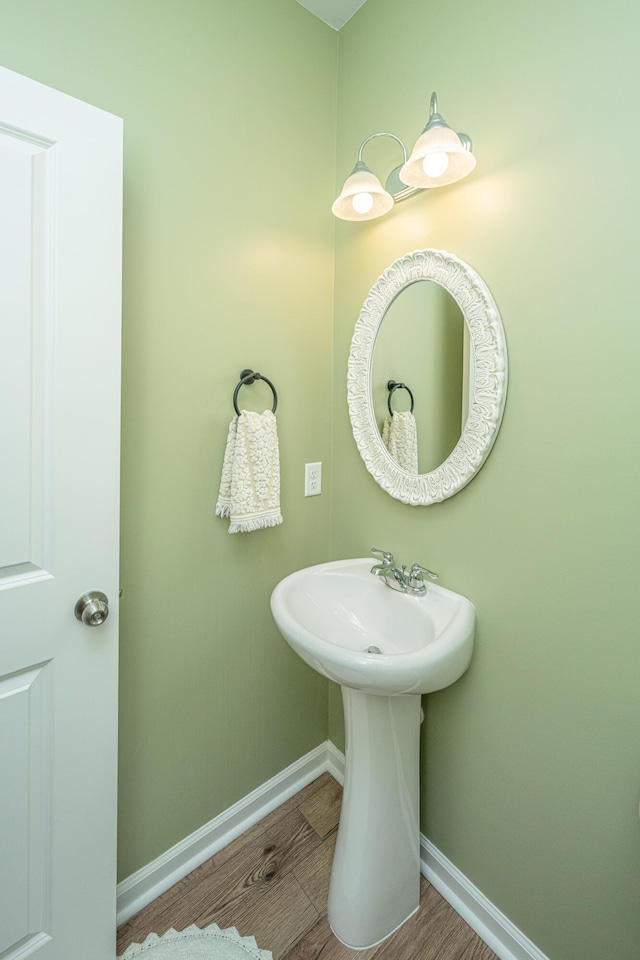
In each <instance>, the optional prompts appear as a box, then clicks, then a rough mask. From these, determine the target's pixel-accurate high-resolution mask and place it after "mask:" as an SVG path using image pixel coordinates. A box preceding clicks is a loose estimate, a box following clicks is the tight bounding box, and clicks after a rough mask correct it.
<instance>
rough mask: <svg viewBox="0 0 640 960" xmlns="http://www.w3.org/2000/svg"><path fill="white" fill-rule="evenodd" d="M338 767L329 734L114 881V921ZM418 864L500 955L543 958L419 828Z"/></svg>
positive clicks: (340, 770) (339, 771)
mask: <svg viewBox="0 0 640 960" xmlns="http://www.w3.org/2000/svg"><path fill="white" fill-rule="evenodd" d="M344 770H345V757H344V754H343V753H342V752H341V751H340V750H338V748H337V747H336V746H335V745H334V744H333V743H332V742H331V741H330V740H327V741H326V742H325V743H321V744H320V746H318V747H316V748H315V750H312V751H311V752H310V753H308V754H306V756H304V757H301V758H300V760H297V761H296V763H293V764H291V766H290V767H287V769H286V770H283V771H282V772H281V773H279V774H277V775H276V776H275V777H273V778H272V779H271V780H268V781H267V783H264V784H263V785H262V786H261V787H258V788H257V790H254V791H253V793H250V794H248V795H247V796H246V797H244V798H243V799H242V800H239V801H238V803H236V804H234V805H233V806H232V807H229V809H228V810H225V811H224V812H223V813H221V814H220V815H219V816H218V817H215V819H213V820H211V821H210V822H209V823H206V824H205V825H204V826H203V827H200V829H199V830H196V831H195V833H192V834H191V836H189V837H187V838H186V839H185V840H182V841H181V842H180V843H177V844H176V845H175V846H174V847H172V848H171V849H170V850H167V852H166V853H164V854H163V855H162V856H161V857H158V859H157V860H154V861H153V862H152V863H150V864H148V865H147V866H146V867H143V868H142V869H141V870H138V871H137V873H134V874H132V876H130V877H128V878H127V879H126V880H123V881H122V883H119V884H118V888H117V922H118V924H121V923H124V921H125V920H128V919H129V918H130V917H132V916H133V915H134V914H135V913H137V912H138V911H139V910H142V908H143V907H146V906H147V904H149V903H151V901H152V900H155V899H156V897H159V896H160V894H161V893H164V892H165V890H168V889H169V887H172V886H173V884H174V883H177V882H178V881H179V880H182V879H183V877H186V875H187V874H188V873H191V871H192V870H195V868H196V867H198V866H200V864H201V863H204V861H205V860H208V859H209V857H212V856H213V855H214V853H217V852H218V850H221V849H222V848H223V847H226V845H227V844H228V843H231V841H232V840H235V838H236V837H239V836H240V834H241V833H244V832H245V830H248V829H249V827H251V826H253V824H254V823H257V822H258V821H259V820H261V819H262V818H263V817H265V816H266V815H267V814H268V813H271V811H272V810H275V809H276V807H279V806H280V804H282V803H284V802H285V800H288V799H289V797H292V796H293V795H294V794H295V793H297V792H298V791H299V790H302V788H303V787H305V786H306V785H307V784H308V783H311V782H312V781H313V780H315V779H316V778H317V777H319V776H320V775H321V774H322V773H325V772H328V773H330V774H331V775H332V776H333V777H335V779H336V780H337V781H338V782H339V783H344ZM420 869H421V871H422V873H423V875H424V876H425V877H426V878H427V880H428V881H429V882H430V883H431V884H433V886H434V887H435V888H436V890H438V891H439V893H441V894H442V896H443V897H444V898H445V900H447V901H448V903H450V904H451V906H452V907H453V908H454V910H455V911H456V912H457V913H459V914H460V916H461V917H462V918H463V920H466V922H467V923H468V924H469V926H470V927H471V928H472V929H473V930H475V932H476V933H477V934H478V936H479V937H481V939H482V940H484V942H485V943H486V944H487V945H488V946H489V947H491V949H492V950H493V952H494V953H495V954H497V956H498V957H499V958H500V960H548V958H547V957H546V956H545V955H544V954H543V953H542V952H541V951H540V950H538V948H537V947H536V946H535V944H533V943H532V942H531V941H530V940H529V939H528V938H527V937H525V935H524V934H523V933H522V932H521V931H520V930H518V928H517V927H516V926H514V924H513V923H511V921H510V920H508V919H507V917H505V916H504V914H503V913H501V912H500V910H498V908H497V907H496V906H494V904H492V903H491V902H490V901H489V900H488V899H487V898H486V897H485V896H484V894H483V893H481V891H480V890H478V888H477V887H476V886H474V884H473V883H471V881H470V880H469V879H468V878H467V877H465V875H464V874H463V873H461V872H460V871H459V870H458V868H457V867H456V866H454V864H453V863H451V861H450V860H448V859H447V858H446V857H445V856H444V854H443V853H441V852H440V850H438V848H437V847H436V846H434V844H432V843H431V841H430V840H428V839H427V838H426V837H425V836H424V835H423V834H420Z"/></svg>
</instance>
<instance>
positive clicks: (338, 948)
mask: <svg viewBox="0 0 640 960" xmlns="http://www.w3.org/2000/svg"><path fill="white" fill-rule="evenodd" d="M377 949H378V948H377V947H370V948H369V949H368V950H352V949H351V947H345V945H344V944H343V943H340V941H339V940H338V938H337V937H335V936H334V935H333V932H332V930H331V927H330V926H329V921H328V920H327V918H326V917H322V919H321V920H319V921H318V923H317V924H316V926H315V927H314V928H313V929H312V930H311V931H309V933H308V934H307V935H306V936H305V937H304V938H303V939H302V940H300V941H299V942H298V943H297V944H296V945H295V947H293V949H292V950H290V951H289V953H286V954H285V955H284V958H286V960H318V958H320V957H321V958H322V960H354V958H357V960H373V957H375V956H376V950H377ZM284 958H283V960H284ZM274 960H278V958H276V956H275V954H274Z"/></svg>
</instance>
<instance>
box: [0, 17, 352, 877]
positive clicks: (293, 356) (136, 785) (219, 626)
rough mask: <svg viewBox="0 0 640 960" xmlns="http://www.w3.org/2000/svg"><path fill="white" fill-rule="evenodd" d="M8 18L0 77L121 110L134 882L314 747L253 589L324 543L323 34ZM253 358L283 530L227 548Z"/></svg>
mask: <svg viewBox="0 0 640 960" xmlns="http://www.w3.org/2000/svg"><path fill="white" fill-rule="evenodd" d="M0 23H1V25H2V29H1V31H0V63H2V65H3V66H6V67H8V68H10V69H13V70H16V71H19V72H21V73H25V74H27V75H29V76H32V77H33V78H34V79H36V80H40V81H42V82H44V83H47V84H49V85H51V86H53V87H57V88H59V89H62V90H64V91H65V92H66V93H69V94H72V95H73V96H76V97H78V98H80V99H83V100H87V101H89V102H91V103H94V104H95V105H97V106H100V107H103V108H104V109H106V110H109V111H111V112H113V113H116V114H119V115H120V116H122V117H124V124H125V210H124V220H125V235H124V317H123V326H124V355H123V377H124V383H123V460H122V467H123V476H122V586H123V587H124V597H123V601H122V604H121V676H122V683H121V710H120V713H121V725H122V728H121V733H122V735H121V747H120V757H121V763H120V849H119V874H120V877H126V876H129V875H130V874H131V873H133V872H134V871H135V870H137V869H138V868H140V867H142V866H144V865H145V864H147V863H149V862H150V861H151V860H153V859H155V858H156V857H157V856H159V855H160V854H162V853H164V851H166V850H167V849H168V848H169V847H170V846H171V845H173V844H174V843H176V842H177V841H179V840H182V839H183V838H184V837H186V836H187V835H188V834H190V833H191V832H192V831H194V830H195V829H197V828H198V827H200V826H202V824H204V823H206V822H207V821H208V820H210V819H212V818H213V817H214V816H216V815H217V814H219V813H220V812H221V811H222V810H224V809H226V808H227V807H229V806H230V805H232V804H233V803H235V802H236V801H237V800H239V799H240V798H241V797H243V796H245V795H246V794H247V793H249V792H250V791H251V790H253V789H254V788H255V787H257V786H258V785H260V784H262V783H264V782H265V781H266V780H268V779H269V778H270V777H272V776H274V775H275V774H276V773H278V772H279V771H281V770H282V769H283V768H284V767H286V766H287V765H288V764H290V763H292V762H293V761H294V760H296V759H298V758H299V757H300V756H302V755H303V754H304V753H306V752H307V751H308V750H310V749H312V748H313V747H315V746H316V745H317V744H318V743H320V742H322V741H323V740H324V739H325V738H326V724H327V719H326V717H327V689H326V683H325V681H324V680H322V679H321V678H320V677H319V676H317V675H315V674H314V673H313V672H312V671H310V670H308V669H307V667H306V666H304V665H303V664H302V662H301V661H300V660H299V658H298V657H296V655H295V654H294V653H293V652H291V651H290V650H289V648H288V647H287V645H286V644H285V643H284V641H283V640H282V638H281V637H280V636H279V634H278V633H277V631H276V629H275V627H274V625H273V622H272V619H271V616H270V611H269V595H270V592H271V590H272V588H273V587H274V586H275V584H276V583H277V581H278V580H280V579H281V578H282V577H283V576H284V575H285V574H287V573H289V572H291V570H293V569H295V568H296V567H299V566H301V565H306V564H310V563H313V562H317V561H319V560H324V559H326V557H327V556H328V552H329V539H328V537H329V503H330V497H329V493H328V487H329V481H330V469H329V466H330V464H329V454H330V422H329V421H330V406H329V397H330V392H331V379H330V377H331V336H332V330H331V316H332V277H333V230H334V227H333V218H332V216H331V213H330V210H329V207H330V205H331V202H332V194H333V183H334V176H335V174H334V169H335V107H336V100H335V98H336V92H335V77H336V53H337V38H336V34H335V33H334V31H332V30H331V29H330V28H329V27H327V26H326V25H325V24H323V23H321V22H320V21H319V20H317V19H315V18H314V17H312V16H311V15H310V14H309V13H308V12H307V11H306V10H304V9H303V8H302V7H300V6H299V5H298V4H297V3H295V2H294V0H269V3H268V4H265V3H264V2H262V0H243V2H242V3H241V4H233V3H227V2H224V3H223V2H217V0H175V2H157V0H153V2H152V0H135V2H131V0H96V2H91V3H85V2H82V0H56V2H54V3H52V2H45V0H20V2H17V0H0ZM309 184H312V185H313V187H312V188H311V189H310V187H309ZM87 340H88V343H90V330H88V336H87ZM247 366H248V367H252V368H253V369H258V370H261V371H262V372H264V373H265V375H266V376H268V377H269V378H270V379H271V380H273V382H274V383H275V385H276V387H277V389H278V392H279V399H280V402H279V407H278V427H279V437H280V446H281V465H282V491H281V493H282V496H281V500H282V509H283V514H284V523H283V524H282V525H281V526H280V527H277V528H275V529H272V530H265V531H259V532H256V533H252V534H246V535H242V534H240V535H233V536H230V535H229V533H228V523H227V522H226V521H223V520H221V519H219V518H216V517H214V505H215V499H216V495H217V490H218V483H219V479H220V468H221V465H222V456H223V451H224V443H225V439H226V432H227V426H228V423H229V420H230V418H231V415H232V413H233V408H232V405H231V400H232V395H233V389H234V387H235V385H236V382H237V380H238V376H239V372H240V370H241V369H242V368H243V367H247ZM241 401H242V403H243V405H246V406H248V407H250V406H254V407H256V408H257V409H263V408H264V406H267V405H269V406H270V404H271V395H270V393H269V392H268V390H267V388H266V387H265V386H264V385H260V384H256V385H255V386H253V387H249V388H246V389H244V390H243V392H242V397H241ZM316 460H321V461H323V462H324V464H325V474H324V476H325V484H326V486H327V492H325V494H324V495H322V496H320V497H313V498H310V499H306V500H305V499H304V498H303V464H304V463H305V462H306V461H316Z"/></svg>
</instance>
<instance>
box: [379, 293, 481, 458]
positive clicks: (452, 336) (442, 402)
mask: <svg viewBox="0 0 640 960" xmlns="http://www.w3.org/2000/svg"><path fill="white" fill-rule="evenodd" d="M468 351H469V337H468V334H467V331H466V324H465V319H464V316H463V314H462V311H461V310H460V307H459V306H458V304H457V303H456V301H455V299H454V298H453V297H452V295H451V294H450V293H449V292H448V290H446V289H444V287H442V286H440V284H439V283H436V282H433V281H431V280H419V281H416V282H415V283H411V284H410V285H409V286H406V287H405V288H404V289H403V290H402V291H401V292H400V293H399V294H398V296H397V297H396V298H395V299H394V300H393V302H392V303H391V304H390V305H389V307H388V309H387V310H386V312H385V314H384V318H383V322H382V323H381V324H380V327H379V330H378V334H377V336H376V340H375V346H374V352H373V363H372V370H371V401H372V404H373V410H374V415H375V420H376V424H377V426H378V430H379V433H380V436H381V438H382V441H383V443H384V445H385V447H386V448H387V450H388V451H389V453H390V454H391V456H392V457H393V459H394V460H395V461H396V463H397V464H398V466H399V467H400V468H401V469H403V470H406V471H407V472H408V473H411V474H424V473H429V472H430V471H432V470H435V469H436V468H437V467H438V466H440V464H442V463H444V461H445V460H446V459H447V457H448V456H449V455H450V453H451V451H452V450H453V449H454V447H455V446H456V444H457V442H458V440H459V439H460V435H461V433H462V430H463V429H464V424H465V422H466V419H467V413H468V407H469V397H470V395H472V393H473V391H472V390H471V389H470V384H469V370H470V369H472V364H470V363H469V357H468ZM395 384H398V385H397V386H395ZM390 386H391V389H390V388H389V387H390ZM389 408H390V409H391V413H390V409H389Z"/></svg>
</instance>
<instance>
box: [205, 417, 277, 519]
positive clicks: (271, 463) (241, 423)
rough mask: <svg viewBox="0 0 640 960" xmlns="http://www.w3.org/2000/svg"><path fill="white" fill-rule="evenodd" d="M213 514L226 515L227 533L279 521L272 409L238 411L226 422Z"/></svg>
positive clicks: (275, 428)
mask: <svg viewBox="0 0 640 960" xmlns="http://www.w3.org/2000/svg"><path fill="white" fill-rule="evenodd" d="M216 516H217V517H228V518H229V520H230V524H229V533H250V532H251V531H252V530H260V529H262V528H264V527H275V526H277V525H278V524H279V523H282V513H281V512H280V453H279V448H278V431H277V426H276V418H275V416H274V414H273V413H272V412H271V410H265V412H264V413H255V412H253V411H251V410H241V411H240V416H239V417H238V416H235V417H234V418H233V420H232V421H231V423H230V424H229V433H228V435H227V446H226V448H225V451H224V461H223V464H222V477H221V480H220V492H219V494H218V501H217V503H216Z"/></svg>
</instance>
